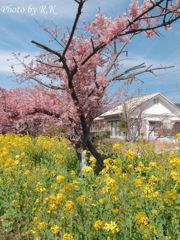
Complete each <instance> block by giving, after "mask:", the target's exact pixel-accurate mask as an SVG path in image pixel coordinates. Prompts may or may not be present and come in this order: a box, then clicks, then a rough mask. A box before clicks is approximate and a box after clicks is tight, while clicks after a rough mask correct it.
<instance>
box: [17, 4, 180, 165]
mask: <svg viewBox="0 0 180 240" xmlns="http://www.w3.org/2000/svg"><path fill="white" fill-rule="evenodd" d="M74 1H75V2H76V4H77V12H76V16H75V18H74V22H73V25H72V28H71V30H70V31H69V30H68V31H66V32H61V33H59V32H58V30H57V29H56V28H55V29H48V28H46V27H44V26H41V27H42V28H43V30H44V31H46V32H48V34H49V36H50V44H49V46H47V45H44V44H42V43H39V42H37V41H34V40H33V41H32V43H33V44H35V45H36V46H37V47H38V48H40V49H41V50H42V51H41V52H40V54H39V55H38V56H37V57H36V58H35V59H34V60H32V61H31V62H30V63H29V64H25V61H23V60H22V59H20V57H19V56H18V55H17V56H16V58H17V59H18V61H20V62H21V63H22V65H23V66H24V72H23V73H22V74H17V79H18V81H26V80H33V81H34V82H36V83H37V84H40V85H42V86H44V87H45V88H46V89H47V95H48V96H49V94H50V93H51V91H53V94H54V91H55V92H57V95H58V99H59V105H58V104H57V105H56V107H55V109H54V108H53V105H51V106H49V105H48V104H47V105H46V103H47V102H48V100H47V96H45V95H44V97H45V99H41V104H42V105H43V107H44V108H45V109H46V110H47V111H49V112H51V111H55V112H56V111H57V114H61V117H60V118H59V119H61V120H60V121H61V123H62V124H64V125H65V126H67V127H66V128H64V133H65V135H66V136H67V137H68V138H69V139H70V141H71V142H72V144H73V145H74V147H75V149H76V150H77V152H79V153H80V152H82V150H84V149H86V148H88V149H89V151H90V152H91V153H92V154H93V156H94V157H95V158H96V159H97V160H98V162H99V164H100V165H103V161H102V158H101V156H100V154H99V153H98V152H97V151H96V148H95V147H94V146H93V145H92V143H91V141H90V139H89V132H90V127H91V125H92V122H93V120H94V118H95V117H97V116H98V114H99V111H100V109H102V107H103V106H104V104H107V99H106V97H105V95H106V93H107V90H108V88H109V87H110V86H111V85H112V84H113V83H115V82H116V81H130V82H131V81H133V80H134V79H135V78H136V77H137V76H138V75H140V74H142V73H144V72H149V73H153V72H154V71H156V70H159V69H161V68H162V67H160V68H158V67H157V68H153V67H152V66H146V65H145V64H144V63H142V64H140V65H138V66H134V67H132V68H129V69H126V70H124V71H123V69H122V68H121V66H120V64H119V58H120V56H121V54H122V53H123V52H124V50H125V48H126V46H127V44H129V43H130V42H131V41H132V39H133V38H135V37H136V36H137V35H139V34H141V33H143V34H144V35H145V37H152V36H155V35H158V29H160V28H165V29H166V30H168V29H169V27H170V26H171V24H172V23H173V22H175V21H177V20H178V19H179V18H180V1H179V0H177V1H173V0H172V1H170V0H144V1H140V2H141V4H139V3H138V1H136V0H133V1H131V2H130V7H129V10H128V11H127V13H125V14H123V15H122V16H117V17H115V18H114V19H111V18H107V17H106V16H104V14H103V12H101V11H99V12H98V14H97V15H96V17H95V18H94V20H93V21H92V22H91V23H90V24H85V25H84V28H83V31H82V30H80V28H79V26H80V25H79V20H80V16H81V14H82V10H83V7H84V5H85V3H86V2H87V0H74ZM53 44H56V45H53ZM55 46H56V47H55ZM48 89H49V90H48ZM15 91H19V90H15ZM49 91H50V92H49ZM35 95H36V93H35ZM37 95H38V93H37ZM38 97H39V96H38ZM28 99H29V97H28V98H27V100H26V99H25V101H29V100H28ZM46 100H47V102H46ZM30 105H31V104H30ZM58 106H59V107H58ZM24 111H26V110H25V108H24ZM28 111H29V109H28ZM41 114H45V112H44V113H42V112H41ZM28 115H29V114H28ZM30 115H31V116H32V115H33V114H32V113H31V114H30ZM23 116H24V115H23Z"/></svg>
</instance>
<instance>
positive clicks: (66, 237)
mask: <svg viewBox="0 0 180 240" xmlns="http://www.w3.org/2000/svg"><path fill="white" fill-rule="evenodd" d="M62 240H74V238H73V236H72V235H71V234H70V233H65V234H64V235H63V237H62Z"/></svg>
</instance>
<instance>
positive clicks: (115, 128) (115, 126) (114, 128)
mask: <svg viewBox="0 0 180 240" xmlns="http://www.w3.org/2000/svg"><path fill="white" fill-rule="evenodd" d="M120 129H121V125H120V121H118V120H114V121H111V136H112V137H124V132H122V131H120Z"/></svg>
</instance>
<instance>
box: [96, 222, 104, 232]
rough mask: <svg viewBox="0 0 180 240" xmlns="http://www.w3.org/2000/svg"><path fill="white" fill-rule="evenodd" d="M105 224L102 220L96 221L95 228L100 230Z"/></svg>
mask: <svg viewBox="0 0 180 240" xmlns="http://www.w3.org/2000/svg"><path fill="white" fill-rule="evenodd" d="M103 226H104V222H103V221H102V220H97V221H96V222H95V223H94V228H95V229H96V230H100V229H102V228H103Z"/></svg>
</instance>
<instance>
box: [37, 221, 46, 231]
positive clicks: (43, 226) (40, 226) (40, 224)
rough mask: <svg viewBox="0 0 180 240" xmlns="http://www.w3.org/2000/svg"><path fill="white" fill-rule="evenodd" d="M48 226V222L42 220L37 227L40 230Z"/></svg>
mask: <svg viewBox="0 0 180 240" xmlns="http://www.w3.org/2000/svg"><path fill="white" fill-rule="evenodd" d="M45 227H46V223H45V222H40V223H39V224H38V225H37V228H38V229H39V230H44V229H45Z"/></svg>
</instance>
